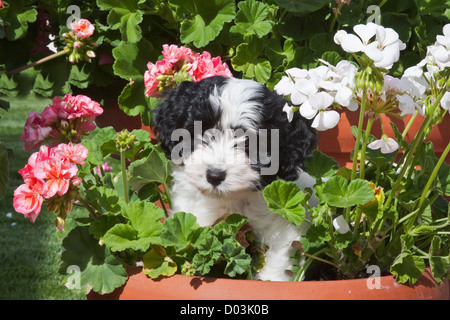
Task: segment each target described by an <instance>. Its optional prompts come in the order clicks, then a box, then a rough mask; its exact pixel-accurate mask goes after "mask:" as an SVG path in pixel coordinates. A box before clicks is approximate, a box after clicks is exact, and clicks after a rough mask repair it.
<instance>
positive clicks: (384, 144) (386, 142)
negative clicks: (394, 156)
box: [367, 135, 398, 154]
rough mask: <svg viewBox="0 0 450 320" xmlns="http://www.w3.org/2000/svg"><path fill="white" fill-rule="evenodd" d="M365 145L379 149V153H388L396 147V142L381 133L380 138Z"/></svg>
mask: <svg viewBox="0 0 450 320" xmlns="http://www.w3.org/2000/svg"><path fill="white" fill-rule="evenodd" d="M367 147H368V148H370V149H372V150H377V149H381V150H380V151H381V153H383V154H388V153H392V152H394V151H396V150H397V149H398V143H397V141H395V140H394V139H391V138H388V137H387V136H386V135H383V137H382V138H381V139H380V140H375V141H373V142H371V143H369V144H368V145H367Z"/></svg>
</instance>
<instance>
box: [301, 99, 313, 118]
mask: <svg viewBox="0 0 450 320" xmlns="http://www.w3.org/2000/svg"><path fill="white" fill-rule="evenodd" d="M300 114H301V115H302V116H303V117H305V118H306V119H312V118H314V117H315V116H316V114H317V109H316V108H314V107H313V106H311V104H309V102H308V101H305V103H303V104H302V105H301V107H300Z"/></svg>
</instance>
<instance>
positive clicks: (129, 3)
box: [97, 0, 143, 42]
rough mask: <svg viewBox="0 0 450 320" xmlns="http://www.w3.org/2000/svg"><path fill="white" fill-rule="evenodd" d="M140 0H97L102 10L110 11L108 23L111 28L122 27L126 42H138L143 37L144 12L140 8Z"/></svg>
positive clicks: (121, 30)
mask: <svg viewBox="0 0 450 320" xmlns="http://www.w3.org/2000/svg"><path fill="white" fill-rule="evenodd" d="M140 2H141V1H139V0H97V5H98V7H99V8H100V9H101V10H107V11H109V14H108V18H107V21H108V24H109V26H110V27H111V29H113V30H115V29H120V32H121V34H122V40H123V41H125V42H138V41H139V40H141V38H142V29H141V27H140V26H139V24H140V23H141V22H142V19H143V14H142V11H140V10H139V7H138V5H139V3H140Z"/></svg>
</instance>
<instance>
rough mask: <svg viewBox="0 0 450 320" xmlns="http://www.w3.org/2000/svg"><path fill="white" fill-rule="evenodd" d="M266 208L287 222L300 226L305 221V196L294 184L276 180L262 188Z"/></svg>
mask: <svg viewBox="0 0 450 320" xmlns="http://www.w3.org/2000/svg"><path fill="white" fill-rule="evenodd" d="M263 195H264V199H266V201H267V206H268V208H269V209H270V210H271V211H272V212H275V213H277V214H279V215H280V216H282V217H284V218H286V219H287V220H288V221H289V222H291V223H293V224H295V225H296V226H300V225H301V224H302V222H303V221H304V220H305V208H303V204H304V202H305V199H306V195H305V194H304V193H303V191H302V190H300V188H299V187H298V186H297V185H296V184H295V183H294V182H286V181H283V180H276V181H274V182H272V183H271V184H270V185H268V186H267V187H266V188H264V191H263Z"/></svg>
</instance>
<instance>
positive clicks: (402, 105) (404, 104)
mask: <svg viewBox="0 0 450 320" xmlns="http://www.w3.org/2000/svg"><path fill="white" fill-rule="evenodd" d="M396 97H397V100H398V108H399V109H400V110H401V111H402V113H401V116H404V115H406V114H415V113H416V107H415V103H414V100H413V98H411V96H409V95H408V94H402V95H400V94H398V95H397V96H396Z"/></svg>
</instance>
